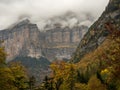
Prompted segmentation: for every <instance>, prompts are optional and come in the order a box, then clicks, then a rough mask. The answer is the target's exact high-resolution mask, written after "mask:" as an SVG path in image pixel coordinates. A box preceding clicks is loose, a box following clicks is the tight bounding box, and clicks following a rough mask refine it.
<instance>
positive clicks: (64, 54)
mask: <svg viewBox="0 0 120 90" xmlns="http://www.w3.org/2000/svg"><path fill="white" fill-rule="evenodd" d="M87 30H88V27H87V26H84V25H81V26H74V27H72V28H70V27H64V28H63V27H61V26H60V25H59V24H58V23H56V25H55V27H54V28H53V29H49V30H47V31H40V30H39V29H38V27H37V25H36V24H33V23H31V22H30V21H29V20H28V19H26V20H23V21H21V22H19V23H16V24H14V25H13V26H11V27H10V28H8V29H7V30H2V31H0V40H1V41H4V42H3V46H4V47H5V51H6V52H7V54H8V55H7V61H11V60H12V59H14V58H16V57H25V56H27V57H32V58H40V57H41V56H45V57H46V58H47V59H48V60H50V61H53V60H55V59H56V58H58V59H63V58H67V59H70V58H71V55H72V54H73V53H74V51H75V49H76V47H77V45H78V44H79V41H80V40H81V39H82V37H83V35H84V34H85V33H86V32H87Z"/></svg>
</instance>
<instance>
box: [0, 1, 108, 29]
mask: <svg viewBox="0 0 120 90" xmlns="http://www.w3.org/2000/svg"><path fill="white" fill-rule="evenodd" d="M107 3H108V0H0V29H5V28H7V27H9V26H10V25H12V24H14V23H16V22H17V21H19V20H22V19H25V18H28V19H30V20H31V22H33V23H36V24H38V26H39V28H40V29H44V27H45V26H46V25H48V24H51V25H53V24H54V23H55V22H56V23H57V22H59V23H61V24H62V25H63V26H66V25H70V26H73V25H74V24H76V23H77V20H79V21H80V23H81V24H85V23H87V24H89V23H90V22H89V21H94V20H96V19H97V18H98V17H99V16H100V14H101V13H102V12H103V10H104V9H105V6H106V5H107ZM69 11H70V12H72V13H69ZM67 12H68V13H67ZM87 15H91V18H88V16H87ZM88 19H90V20H89V21H88ZM91 23H92V22H91Z"/></svg>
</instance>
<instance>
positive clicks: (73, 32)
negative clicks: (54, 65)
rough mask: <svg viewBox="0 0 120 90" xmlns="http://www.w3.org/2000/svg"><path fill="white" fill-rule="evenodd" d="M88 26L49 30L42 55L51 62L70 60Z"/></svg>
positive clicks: (46, 33)
mask: <svg viewBox="0 0 120 90" xmlns="http://www.w3.org/2000/svg"><path fill="white" fill-rule="evenodd" d="M87 30H88V27H87V26H80V27H78V26H77V27H73V28H69V27H66V28H61V27H56V28H54V29H52V30H47V31H46V32H45V33H44V34H45V40H44V44H43V45H42V53H44V55H45V57H47V58H48V59H49V60H54V59H56V58H57V59H61V60H62V59H63V58H66V59H70V58H71V56H72V54H73V53H74V51H75V49H76V48H77V46H78V44H79V42H80V40H81V39H82V37H83V36H84V34H85V33H86V32H87Z"/></svg>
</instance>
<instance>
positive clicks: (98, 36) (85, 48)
mask: <svg viewBox="0 0 120 90" xmlns="http://www.w3.org/2000/svg"><path fill="white" fill-rule="evenodd" d="M108 23H110V24H111V25H112V26H114V27H116V28H117V30H120V0H110V1H109V4H108V6H107V7H106V10H105V11H104V12H103V14H102V15H101V17H100V18H99V19H98V20H97V21H96V22H95V23H94V24H93V25H92V26H91V27H90V28H89V30H88V32H87V33H86V34H85V36H84V37H83V39H82V40H81V42H80V43H79V46H78V47H77V49H76V52H75V54H74V56H73V57H72V61H73V62H79V61H80V60H81V59H82V58H83V57H84V55H86V54H87V53H89V52H92V51H94V50H95V49H96V48H97V47H98V46H99V45H101V43H102V42H103V41H104V40H105V39H106V37H107V36H108V35H109V32H108V30H107V28H106V27H105V25H107V24H108Z"/></svg>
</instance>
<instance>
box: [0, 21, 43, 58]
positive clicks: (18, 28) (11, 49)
mask: <svg viewBox="0 0 120 90" xmlns="http://www.w3.org/2000/svg"><path fill="white" fill-rule="evenodd" d="M39 33H40V32H39V30H38V28H37V25H36V24H32V23H30V21H29V20H24V21H22V22H20V23H18V24H16V25H15V26H14V27H11V28H9V29H8V30H2V31H0V40H3V41H4V43H3V46H4V47H5V51H6V52H7V54H8V55H7V60H12V59H14V58H15V57H17V56H30V57H36V58H39V57H40V56H41V48H40V42H39Z"/></svg>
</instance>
